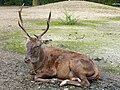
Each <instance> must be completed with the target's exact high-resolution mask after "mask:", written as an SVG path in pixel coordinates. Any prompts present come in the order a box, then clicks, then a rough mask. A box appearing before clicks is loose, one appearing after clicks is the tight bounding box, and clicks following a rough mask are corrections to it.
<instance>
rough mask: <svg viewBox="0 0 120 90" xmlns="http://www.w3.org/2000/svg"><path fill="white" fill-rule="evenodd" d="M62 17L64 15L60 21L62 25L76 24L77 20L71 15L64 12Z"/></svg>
mask: <svg viewBox="0 0 120 90" xmlns="http://www.w3.org/2000/svg"><path fill="white" fill-rule="evenodd" d="M64 15H65V17H64V18H61V19H60V21H61V23H62V24H65V25H75V24H77V22H78V19H77V18H76V17H74V16H73V15H71V14H70V13H68V12H67V11H65V12H64Z"/></svg>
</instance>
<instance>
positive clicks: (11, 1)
mask: <svg viewBox="0 0 120 90" xmlns="http://www.w3.org/2000/svg"><path fill="white" fill-rule="evenodd" d="M59 1H67V0H0V5H21V4H22V3H25V5H32V4H33V5H35V4H38V5H43V4H47V3H53V2H59ZM71 1H72V0H71ZM85 1H91V2H96V3H102V4H107V5H116V4H115V3H120V1H119V0H85ZM32 2H33V3H32ZM116 6H120V5H118V4H117V5H116Z"/></svg>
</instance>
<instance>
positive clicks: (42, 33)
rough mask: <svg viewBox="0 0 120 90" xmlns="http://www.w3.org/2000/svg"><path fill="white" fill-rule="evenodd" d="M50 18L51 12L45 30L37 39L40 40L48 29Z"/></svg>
mask: <svg viewBox="0 0 120 90" xmlns="http://www.w3.org/2000/svg"><path fill="white" fill-rule="evenodd" d="M50 18H51V11H50V13H49V17H48V21H47V28H46V29H45V31H44V32H43V33H42V34H41V35H40V36H39V38H41V37H42V36H43V35H44V34H45V33H46V32H47V31H48V29H49V26H50V25H49V24H50Z"/></svg>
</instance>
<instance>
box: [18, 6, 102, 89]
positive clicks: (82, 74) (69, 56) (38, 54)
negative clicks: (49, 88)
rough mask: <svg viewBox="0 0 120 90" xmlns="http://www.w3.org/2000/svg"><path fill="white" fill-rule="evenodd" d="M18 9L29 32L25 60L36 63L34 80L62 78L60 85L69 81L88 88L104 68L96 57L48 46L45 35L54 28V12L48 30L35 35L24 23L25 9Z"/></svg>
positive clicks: (22, 26) (45, 80) (22, 27)
mask: <svg viewBox="0 0 120 90" xmlns="http://www.w3.org/2000/svg"><path fill="white" fill-rule="evenodd" d="M23 7H24V5H22V7H21V8H20V10H19V11H18V13H19V20H18V25H19V27H20V28H21V30H22V31H24V33H25V34H26V35H27V41H26V55H25V59H24V61H25V63H29V64H30V63H31V64H32V70H31V72H30V75H32V76H33V80H34V81H40V82H48V83H49V82H51V83H53V82H54V81H53V80H55V78H56V79H57V80H58V81H60V82H61V83H60V86H64V85H67V84H71V85H75V86H80V87H88V86H90V82H89V81H90V80H97V79H99V76H100V71H99V69H98V67H97V65H96V64H95V63H94V61H93V59H91V58H90V57H88V56H86V55H84V54H80V53H78V52H74V51H70V50H65V49H61V48H55V47H52V46H46V45H45V44H44V43H45V40H42V37H43V36H44V35H45V33H47V31H48V29H49V27H50V19H51V11H50V13H49V17H48V20H47V27H46V29H45V30H44V31H43V32H42V33H41V34H40V35H36V34H34V36H31V35H30V34H29V33H28V32H27V31H26V29H25V28H24V25H23V19H22V15H21V13H22V9H23Z"/></svg>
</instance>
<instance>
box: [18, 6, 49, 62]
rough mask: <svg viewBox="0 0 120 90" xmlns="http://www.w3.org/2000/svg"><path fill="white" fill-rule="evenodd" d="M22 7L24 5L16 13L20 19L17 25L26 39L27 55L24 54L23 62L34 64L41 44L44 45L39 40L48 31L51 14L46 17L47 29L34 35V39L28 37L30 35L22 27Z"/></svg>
mask: <svg viewBox="0 0 120 90" xmlns="http://www.w3.org/2000/svg"><path fill="white" fill-rule="evenodd" d="M23 7H24V4H23V5H22V7H21V8H20V10H19V11H18V13H19V19H20V20H19V21H18V25H19V27H20V28H21V29H22V30H23V31H24V32H25V34H26V35H27V37H28V38H27V42H26V48H27V53H26V56H25V59H24V60H25V62H26V63H28V62H36V60H37V58H38V56H39V54H40V48H41V46H42V44H43V43H44V41H43V40H42V39H41V38H42V36H43V35H44V34H45V33H46V32H47V31H48V29H49V23H50V18H51V12H50V13H49V17H48V20H47V27H46V29H45V31H44V32H43V33H42V34H40V35H35V34H34V37H33V36H30V34H29V33H28V32H27V31H26V29H25V28H24V25H23V19H22V15H21V12H22V9H23Z"/></svg>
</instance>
